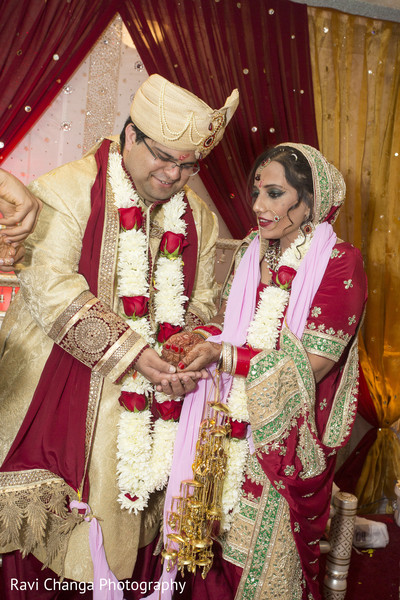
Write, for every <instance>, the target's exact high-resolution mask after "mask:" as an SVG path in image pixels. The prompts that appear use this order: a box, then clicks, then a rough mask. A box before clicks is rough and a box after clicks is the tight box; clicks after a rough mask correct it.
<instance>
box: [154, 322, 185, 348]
mask: <svg viewBox="0 0 400 600" xmlns="http://www.w3.org/2000/svg"><path fill="white" fill-rule="evenodd" d="M181 329H182V327H180V325H171V324H170V323H161V324H160V329H159V330H158V334H157V341H158V342H160V344H163V343H164V342H166V341H167V340H168V339H169V338H170V337H171V335H174V334H175V333H179V332H180V331H181Z"/></svg>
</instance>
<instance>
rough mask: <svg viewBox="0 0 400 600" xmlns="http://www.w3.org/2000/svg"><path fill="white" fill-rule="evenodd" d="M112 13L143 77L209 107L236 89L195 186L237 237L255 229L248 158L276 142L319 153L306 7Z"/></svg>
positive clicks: (189, 6) (231, 3) (180, 6)
mask: <svg viewBox="0 0 400 600" xmlns="http://www.w3.org/2000/svg"><path fill="white" fill-rule="evenodd" d="M120 14H121V16H122V18H123V20H124V22H125V24H126V26H127V28H128V30H129V32H130V34H131V36H132V38H133V41H134V43H135V45H136V47H137V49H138V52H139V54H140V56H141V58H142V60H143V62H144V65H145V67H146V69H147V71H148V73H149V74H152V73H159V74H160V75H163V76H164V77H166V78H167V79H169V80H170V81H173V82H174V83H177V84H179V85H181V86H182V87H185V88H187V89H189V90H191V91H192V92H194V93H195V94H196V95H198V96H199V97H200V98H202V99H203V100H204V101H205V102H207V104H209V105H210V106H211V107H212V108H220V107H221V106H223V104H224V102H225V99H226V97H227V96H228V95H229V94H230V93H231V91H232V89H233V88H235V87H237V88H238V89H239V92H240V104H239V108H238V110H237V112H236V114H235V116H234V118H233V120H232V122H231V124H230V125H229V127H228V129H227V132H226V134H225V137H224V140H223V141H222V142H221V143H220V144H219V146H218V147H217V148H216V149H215V150H213V152H212V153H211V155H210V156H209V157H208V158H206V159H205V161H204V162H203V163H202V169H201V171H200V174H201V177H202V179H203V181H204V184H205V185H206V187H207V190H208V192H209V193H210V195H211V197H212V198H213V200H214V202H215V204H216V206H217V208H218V210H219V211H220V213H221V216H222V218H223V219H224V221H225V222H226V224H227V226H228V227H229V229H230V231H231V233H232V235H233V236H234V237H236V238H241V237H243V236H244V235H245V234H246V233H247V231H248V229H249V227H250V226H252V225H253V224H254V221H253V215H252V211H251V208H250V205H249V203H248V202H246V182H247V177H248V174H249V171H250V169H251V165H252V163H253V161H254V159H255V157H256V156H257V155H258V154H259V153H260V152H261V151H262V150H263V149H264V148H265V147H267V146H268V145H273V144H276V143H279V142H284V141H293V142H297V141H299V142H304V143H308V144H311V145H313V146H318V140H317V132H316V124H315V116H314V99H313V91H312V78H311V67H310V57H309V44H308V21H307V7H306V6H305V5H301V4H295V3H292V2H290V1H289V0H242V2H237V1H236V0H222V1H220V2H219V1H217V0H190V1H183V0H152V1H151V2H149V1H148V0H135V1H134V2H128V1H126V2H123V4H122V5H121V7H120Z"/></svg>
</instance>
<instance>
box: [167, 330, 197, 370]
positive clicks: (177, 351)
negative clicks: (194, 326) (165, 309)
mask: <svg viewBox="0 0 400 600" xmlns="http://www.w3.org/2000/svg"><path fill="white" fill-rule="evenodd" d="M203 341H204V338H203V337H202V336H201V335H199V334H198V333H196V332H194V331H182V332H180V333H175V335H171V337H170V338H169V339H168V340H167V342H165V344H164V346H163V349H162V354H161V357H162V358H163V359H164V360H165V361H167V362H169V363H170V364H171V365H174V366H175V367H176V366H178V364H179V363H180V362H181V360H182V359H183V358H184V357H185V356H186V355H187V354H188V353H189V352H190V351H191V350H192V349H193V348H194V347H195V346H196V345H197V344H201V343H202V342H203Z"/></svg>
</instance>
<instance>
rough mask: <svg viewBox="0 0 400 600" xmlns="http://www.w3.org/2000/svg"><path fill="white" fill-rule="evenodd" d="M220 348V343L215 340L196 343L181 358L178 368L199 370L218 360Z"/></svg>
mask: <svg viewBox="0 0 400 600" xmlns="http://www.w3.org/2000/svg"><path fill="white" fill-rule="evenodd" d="M221 350H222V346H221V344H216V343H215V342H203V343H202V344H197V345H196V346H195V347H194V348H193V349H192V350H190V352H188V353H187V354H186V356H184V357H183V358H182V359H181V361H180V363H179V364H178V368H179V369H180V370H184V369H185V370H188V371H189V370H190V371H201V370H202V369H204V368H205V367H207V366H208V365H210V364H212V363H215V362H218V360H219V357H220V355H221Z"/></svg>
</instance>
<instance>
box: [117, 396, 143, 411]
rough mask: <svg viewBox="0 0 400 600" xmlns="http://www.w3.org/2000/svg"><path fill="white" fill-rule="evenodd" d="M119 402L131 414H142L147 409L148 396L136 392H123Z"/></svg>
mask: <svg viewBox="0 0 400 600" xmlns="http://www.w3.org/2000/svg"><path fill="white" fill-rule="evenodd" d="M118 402H119V403H120V405H121V406H123V407H124V408H125V409H126V410H129V412H141V411H142V410H144V409H145V408H147V398H146V396H145V395H144V394H136V392H121V395H120V397H119V398H118Z"/></svg>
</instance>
